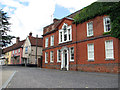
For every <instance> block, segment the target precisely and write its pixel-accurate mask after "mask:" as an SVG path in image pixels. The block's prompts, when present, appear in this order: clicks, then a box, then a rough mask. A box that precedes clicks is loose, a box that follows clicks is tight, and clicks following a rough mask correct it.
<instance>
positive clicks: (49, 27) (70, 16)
mask: <svg viewBox="0 0 120 90" xmlns="http://www.w3.org/2000/svg"><path fill="white" fill-rule="evenodd" d="M80 11H81V10H78V11H76V12H74V13H72V14H70V15H68V16H66V17H64V18H62V19H59V20H58V21H56V22H53V23H51V24H50V25H47V26H46V27H44V29H43V31H44V32H45V33H43V35H42V36H45V35H47V34H49V33H52V32H54V31H55V30H56V28H57V27H58V26H59V24H60V23H61V22H62V21H63V20H64V19H69V20H74V19H73V17H74V16H75V15H76V14H78V13H80ZM53 25H54V28H53V29H52V30H51V27H52V26H53ZM46 28H48V31H47V32H46Z"/></svg>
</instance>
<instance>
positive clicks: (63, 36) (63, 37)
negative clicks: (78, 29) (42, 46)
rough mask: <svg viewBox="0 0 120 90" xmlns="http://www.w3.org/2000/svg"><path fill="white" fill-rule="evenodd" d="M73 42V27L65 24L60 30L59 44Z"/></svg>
mask: <svg viewBox="0 0 120 90" xmlns="http://www.w3.org/2000/svg"><path fill="white" fill-rule="evenodd" d="M71 40H72V26H71V25H70V26H68V25H67V24H66V23H64V24H63V26H62V29H61V30H59V43H64V42H68V41H71Z"/></svg>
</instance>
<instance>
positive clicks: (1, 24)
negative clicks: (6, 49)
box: [0, 10, 15, 47]
mask: <svg viewBox="0 0 120 90" xmlns="http://www.w3.org/2000/svg"><path fill="white" fill-rule="evenodd" d="M8 20H9V17H8V16H7V13H5V12H4V11H3V10H0V42H2V45H1V46H2V47H3V46H7V45H8V44H11V42H12V41H11V40H12V39H13V38H15V37H14V36H11V35H8V32H10V23H9V21H8Z"/></svg>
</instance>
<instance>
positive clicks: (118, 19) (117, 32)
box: [73, 2, 120, 39]
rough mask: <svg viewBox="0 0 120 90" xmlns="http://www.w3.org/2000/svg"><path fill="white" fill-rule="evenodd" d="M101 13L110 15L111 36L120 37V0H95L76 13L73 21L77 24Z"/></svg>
mask: <svg viewBox="0 0 120 90" xmlns="http://www.w3.org/2000/svg"><path fill="white" fill-rule="evenodd" d="M101 15H109V16H110V19H111V32H110V33H111V36H113V37H116V38H119V39H120V2H95V3H93V4H91V5H89V6H87V7H85V8H83V9H82V10H81V11H80V13H79V14H76V16H75V17H74V22H73V23H74V24H76V25H77V24H79V23H83V22H85V21H88V20H90V19H93V18H95V17H96V16H101Z"/></svg>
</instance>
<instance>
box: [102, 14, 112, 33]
mask: <svg viewBox="0 0 120 90" xmlns="http://www.w3.org/2000/svg"><path fill="white" fill-rule="evenodd" d="M106 19H109V20H110V17H109V16H106V17H104V18H103V24H104V32H110V31H111V25H110V31H106V24H105V22H106ZM110 24H111V23H110ZM107 25H108V24H107Z"/></svg>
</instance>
